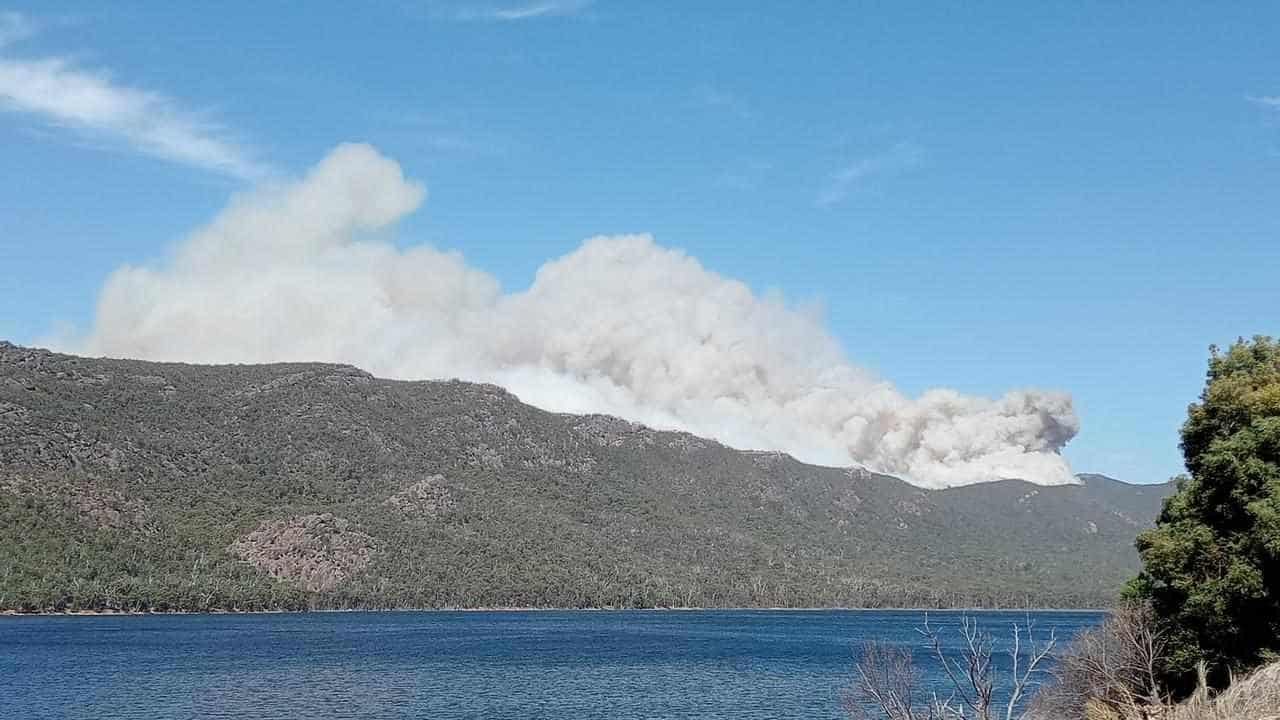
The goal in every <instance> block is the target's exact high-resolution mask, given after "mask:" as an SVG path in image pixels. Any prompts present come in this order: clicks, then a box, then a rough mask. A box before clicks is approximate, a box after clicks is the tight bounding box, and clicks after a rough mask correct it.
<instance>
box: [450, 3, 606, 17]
mask: <svg viewBox="0 0 1280 720" xmlns="http://www.w3.org/2000/svg"><path fill="white" fill-rule="evenodd" d="M594 4H595V0H536V1H535V2H530V3H525V4H522V5H484V6H477V5H469V6H465V7H459V8H456V9H455V10H454V12H452V13H451V16H452V17H453V18H454V19H455V20H462V21H467V22H519V21H521V20H534V19H537V18H547V17H564V16H568V15H577V14H578V13H581V12H583V11H585V10H587V9H588V8H590V7H591V6H592V5H594Z"/></svg>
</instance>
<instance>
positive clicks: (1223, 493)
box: [1127, 337, 1280, 691]
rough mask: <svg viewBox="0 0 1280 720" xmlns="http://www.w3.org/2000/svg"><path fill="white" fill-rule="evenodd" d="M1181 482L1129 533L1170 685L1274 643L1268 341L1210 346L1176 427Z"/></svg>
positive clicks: (1216, 674)
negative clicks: (1197, 387)
mask: <svg viewBox="0 0 1280 720" xmlns="http://www.w3.org/2000/svg"><path fill="white" fill-rule="evenodd" d="M1182 451H1183V455H1184V457H1185V459H1186V464H1187V470H1188V472H1189V476H1188V477H1184V478H1181V479H1180V480H1179V482H1178V491H1177V493H1176V494H1175V495H1173V496H1172V497H1170V498H1169V499H1168V500H1167V501H1165V504H1164V509H1163V511H1162V512H1161V513H1160V517H1159V519H1158V521H1157V523H1156V527H1155V529H1152V530H1149V531H1147V532H1144V533H1142V534H1141V535H1140V536H1139V537H1138V550H1139V552H1140V554H1141V556H1142V561H1143V566H1144V570H1143V572H1142V574H1141V575H1139V576H1138V577H1137V578H1136V579H1135V580H1134V581H1133V582H1132V583H1131V584H1130V586H1129V588H1128V589H1127V592H1128V594H1129V595H1131V596H1133V597H1139V598H1146V599H1149V600H1150V601H1151V602H1152V603H1153V606H1154V608H1155V611H1156V613H1157V615H1158V617H1159V619H1160V621H1161V623H1162V625H1163V626H1164V629H1165V631H1166V633H1167V634H1168V639H1169V643H1170V644H1169V652H1170V668H1169V674H1170V677H1169V678H1168V679H1169V681H1170V682H1171V684H1172V686H1173V687H1175V688H1177V689H1180V690H1182V691H1188V690H1190V689H1191V688H1192V687H1193V684H1194V681H1195V664H1196V663H1197V662H1199V661H1200V660H1202V659H1203V660H1205V661H1207V662H1208V663H1209V664H1210V666H1211V668H1212V670H1213V674H1212V676H1211V679H1212V680H1214V681H1215V682H1216V683H1217V684H1218V685H1221V684H1223V682H1224V681H1225V680H1226V678H1227V676H1228V673H1230V672H1237V673H1238V672H1240V671H1242V670H1245V669H1247V668H1250V667H1252V666H1254V665H1256V664H1258V663H1260V662H1262V661H1264V660H1266V659H1268V658H1270V657H1271V656H1273V655H1274V654H1275V653H1276V652H1277V650H1280V344H1277V342H1276V341H1274V340H1272V339H1271V338H1267V337H1255V338H1254V339H1253V340H1252V341H1245V340H1239V341H1237V342H1236V343H1235V344H1233V345H1232V346H1231V347H1230V348H1228V349H1227V350H1226V352H1219V351H1218V350H1217V349H1216V348H1215V349H1213V351H1212V357H1211V358H1210V360H1209V372H1208V379H1207V382H1206V384H1205V389H1204V392H1203V394H1202V395H1201V398H1200V402H1198V403H1195V404H1193V405H1191V406H1190V408H1189V409H1188V412H1187V421H1186V423H1185V424H1184V425H1183V427H1182Z"/></svg>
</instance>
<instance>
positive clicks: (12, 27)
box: [0, 10, 36, 48]
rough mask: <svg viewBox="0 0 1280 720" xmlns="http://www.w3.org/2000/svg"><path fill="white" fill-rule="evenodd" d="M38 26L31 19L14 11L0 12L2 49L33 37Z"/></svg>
mask: <svg viewBox="0 0 1280 720" xmlns="http://www.w3.org/2000/svg"><path fill="white" fill-rule="evenodd" d="M35 32H36V24H35V22H34V21H32V20H31V18H29V17H27V16H26V15H23V14H22V13H18V12H14V11H12V10H0V48H3V47H4V46H6V45H12V44H14V43H16V42H18V41H19V40H22V39H25V38H28V37H31V36H32V35H34V34H35Z"/></svg>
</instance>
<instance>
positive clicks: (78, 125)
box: [0, 13, 268, 179]
mask: <svg viewBox="0 0 1280 720" xmlns="http://www.w3.org/2000/svg"><path fill="white" fill-rule="evenodd" d="M34 31H35V24H34V23H33V22H32V21H31V20H29V19H27V18H26V17H25V16H22V15H18V14H16V13H4V14H2V15H0V47H4V46H6V45H8V44H12V43H14V42H17V41H18V40H21V39H22V38H24V37H27V36H29V35H30V34H32V33H33V32H34ZM0 112H14V113H23V114H27V115H33V116H36V117H39V118H41V119H42V120H44V121H45V122H47V123H48V124H50V125H52V126H55V127H58V128H63V129H66V130H70V131H73V132H75V133H78V134H80V135H81V136H84V137H88V138H90V139H93V140H107V141H113V142H120V143H123V144H124V145H126V146H128V147H130V148H132V149H133V150H135V151H137V152H140V153H143V154H146V155H150V156H153V157H158V158H162V159H164V160H168V161H171V162H176V163H179V164H183V165H188V166H191V167H195V168H199V169H202V170H207V171H211V172H216V173H219V174H222V175H228V176H231V177H235V178H240V179H255V178H260V177H262V176H264V175H266V174H268V168H267V167H266V166H265V165H264V164H262V163H261V162H259V161H258V160H256V159H255V158H254V157H253V155H252V153H250V152H249V151H248V150H247V149H245V148H244V147H242V146H241V145H240V144H239V143H238V142H236V141H235V140H234V139H232V138H231V137H229V134H228V133H227V131H226V129H225V128H223V127H221V126H220V125H218V124H217V123H215V122H212V121H210V120H209V119H208V118H206V117H204V116H202V115H201V114H199V113H196V112H192V111H189V110H187V109H185V108H183V107H182V106H181V105H180V104H179V103H178V102H177V101H175V100H173V99H172V98H169V97H167V96H165V95H163V94H161V93H157V92H153V91H150V90H143V89H140V88H136V87H130V86H127V85H123V84H120V83H118V82H116V81H115V80H114V79H113V78H112V77H111V75H110V74H109V73H108V72H106V71H103V70H92V69H87V68H83V67H80V66H79V65H77V64H76V63H74V62H73V61H72V60H70V59H68V58H65V57H43V58H34V59H27V58H8V57H0Z"/></svg>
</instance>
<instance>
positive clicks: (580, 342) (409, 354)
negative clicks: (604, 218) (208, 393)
mask: <svg viewBox="0 0 1280 720" xmlns="http://www.w3.org/2000/svg"><path fill="white" fill-rule="evenodd" d="M424 197H425V191H424V189H423V187H422V186H421V185H420V184H418V183H416V182H413V181H410V180H407V179H406V178H405V177H404V175H403V174H402V172H401V169H400V167H399V165H397V164H396V163H395V162H394V161H392V160H390V159H388V158H386V157H383V156H382V155H380V154H378V153H377V151H375V150H374V149H372V148H370V147H368V146H364V145H344V146H341V147H339V148H337V149H335V150H334V151H333V152H332V153H331V154H330V155H329V156H328V157H326V158H325V159H324V160H323V161H322V162H321V163H320V164H319V165H318V166H316V167H315V168H314V169H313V170H312V171H311V172H310V173H309V174H308V175H307V176H306V177H305V178H303V179H302V180H300V181H298V182H296V183H295V184H292V185H288V186H283V187H274V188H268V189H259V190H257V191H254V192H252V193H250V194H247V195H245V196H243V197H240V198H238V199H236V200H234V201H233V202H232V203H231V205H230V206H229V207H228V208H227V209H226V210H224V211H223V212H222V213H221V214H219V215H218V216H217V217H216V218H215V219H214V220H213V221H212V222H211V223H210V224H209V225H208V226H207V227H204V228H202V229H200V230H198V231H196V232H195V233H193V234H192V235H190V236H189V237H187V238H186V239H185V240H184V241H183V242H181V243H180V245H179V246H178V247H177V248H176V249H175V252H174V254H173V256H172V257H171V258H168V259H167V260H166V261H164V262H162V263H160V264H157V265H155V266H153V267H129V266H126V267H123V268H121V269H119V270H117V271H116V272H115V273H114V274H113V275H112V276H111V278H110V279H109V280H108V282H107V283H106V285H105V287H104V288H103V290H102V293H101V298H100V300H99V306H98V310H97V317H96V320H95V324H94V327H93V329H92V331H91V333H90V335H89V337H88V338H86V339H85V340H84V342H83V346H82V347H80V348H78V349H79V350H81V351H84V352H88V353H92V354H102V355H108V356H116V357H137V358H148V359H159V360H182V361H191V362H271V361H282V360H323V361H333V362H345V363H352V364H355V365H358V366H360V367H363V368H365V369H367V370H369V371H371V372H373V373H374V374H376V375H381V376H385V377H395V378H404V379H423V378H436V377H458V378H462V379H468V380H477V381H486V382H494V383H497V384H500V385H503V386H505V387H507V388H509V389H510V390H511V391H512V392H514V393H515V394H516V395H518V396H519V397H521V398H522V399H523V400H525V401H526V402H530V403H532V404H534V405H537V406H540V407H544V408H547V409H551V410H556V411H568V412H604V413H611V414H615V415H619V416H622V417H626V418H628V419H633V420H637V421H640V422H643V423H646V424H649V425H653V426H656V427H664V428H679V429H684V430H689V431H691V432H694V433H697V434H700V435H706V436H710V437H714V438H717V439H719V440H722V441H724V442H726V443H728V444H730V445H734V446H737V447H746V448H757V449H774V450H783V451H787V452H790V453H792V454H794V455H796V456H797V457H799V458H801V459H804V460H808V461H811V462H818V463H824V464H833V465H850V464H860V465H863V466H866V467H868V468H871V469H873V470H878V471H882V472H887V473H891V474H895V475H899V476H901V477H904V478H907V479H909V480H910V481H912V482H914V483H916V484H918V485H922V486H927V487H945V486H952V485H962V484H967V483H975V482H983V481H988V480H995V479H999V478H1005V477H1018V478H1024V479H1027V480H1031V481H1033V482H1037V483H1043V484H1059V483H1068V482H1072V481H1073V478H1072V475H1071V471H1070V468H1069V467H1068V465H1067V463H1066V462H1065V460H1064V459H1063V458H1062V457H1061V456H1060V455H1059V450H1061V448H1062V447H1063V446H1064V445H1065V444H1066V443H1067V442H1068V441H1069V440H1070V439H1071V438H1072V437H1073V436H1074V435H1075V434H1076V432H1077V430H1078V422H1077V420H1076V416H1075V414H1074V412H1073V410H1072V406H1071V399H1070V397H1069V396H1068V395H1065V394H1061V393H1051V392H1041V391H1034V390H1027V391H1018V392H1011V393H1009V394H1007V395H1005V396H1004V397H1001V398H999V399H988V398H981V397H970V396H965V395H961V394H959V393H957V392H955V391H951V390H932V391H929V392H927V393H925V394H924V395H922V396H921V397H919V398H914V399H913V398H909V397H906V396H904V395H903V394H902V393H900V392H898V391H897V390H896V389H894V387H893V386H892V385H891V384H890V383H888V382H886V381H884V380H881V379H878V378H876V377H873V376H872V375H870V374H869V373H868V372H867V371H865V370H862V369H860V368H858V367H856V366H854V365H853V364H851V363H850V362H849V360H848V359H847V358H846V357H845V355H844V353H843V352H842V351H841V349H840V346H839V344H838V343H837V342H836V341H835V340H834V339H833V338H832V337H831V335H830V334H829V333H828V332H827V331H826V330H825V329H824V328H823V327H822V325H821V324H820V322H819V321H818V320H817V319H816V318H814V317H812V316H811V315H809V314H806V313H803V312H800V311H798V310H796V309H793V308H791V307H788V306H787V305H786V304H785V303H784V302H783V301H782V299H781V298H778V297H774V296H771V295H766V296H764V297H761V296H758V295H756V294H754V293H753V292H752V291H751V290H750V289H749V288H748V287H747V286H746V285H744V284H743V283H741V282H737V281H735V280H732V279H729V278H725V277H722V276H720V275H717V274H716V273H714V272H711V271H709V270H707V269H705V268H703V267H702V265H700V264H699V263H698V261H697V260H695V259H694V258H691V257H689V256H687V255H686V254H684V253H682V252H680V251H677V250H671V249H668V248H664V247H662V246H660V245H658V244H656V243H655V242H654V241H653V240H652V239H651V238H650V237H648V236H644V235H631V236H618V237H595V238H592V239H590V240H587V241H586V242H584V243H583V244H582V246H581V247H579V248H578V249H577V250H575V251H574V252H572V253H570V254H568V255H566V256H564V257H561V258H559V259H556V260H553V261H550V262H548V263H546V264H545V265H544V266H543V267H542V268H541V269H540V270H539V271H538V274H537V277H536V279H535V280H534V282H533V284H532V286H531V287H530V288H529V289H528V290H526V291H524V292H518V293H509V294H504V293H503V292H502V290H501V288H500V287H499V284H498V282H497V281H496V280H495V279H494V278H493V277H492V276H490V275H488V274H486V273H484V272H482V271H480V270H476V269H474V268H471V267H468V266H467V264H466V263H465V262H464V260H463V258H462V257H461V256H460V255H459V254H457V253H450V252H441V251H438V250H435V249H433V248H431V247H426V246H418V247H413V248H411V249H408V250H400V249H397V248H396V247H394V246H393V245H392V244H390V243H389V242H387V240H386V237H385V232H383V231H384V229H386V228H389V227H390V226H392V225H393V224H394V223H395V222H396V221H397V220H398V219H399V218H401V217H403V216H404V215H406V214H408V213H411V212H413V211H414V210H416V209H417V208H418V206H419V205H420V204H421V203H422V201H423V199H424Z"/></svg>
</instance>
